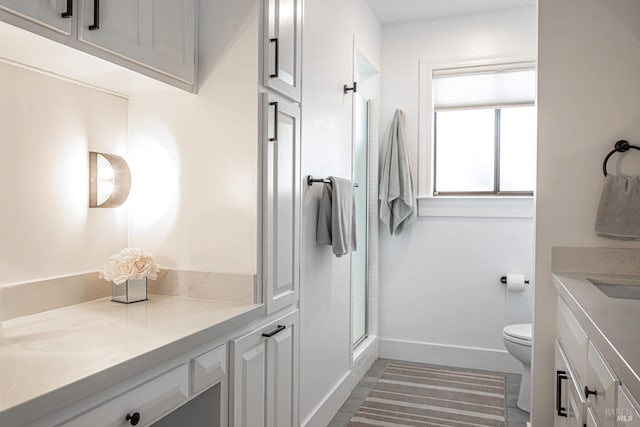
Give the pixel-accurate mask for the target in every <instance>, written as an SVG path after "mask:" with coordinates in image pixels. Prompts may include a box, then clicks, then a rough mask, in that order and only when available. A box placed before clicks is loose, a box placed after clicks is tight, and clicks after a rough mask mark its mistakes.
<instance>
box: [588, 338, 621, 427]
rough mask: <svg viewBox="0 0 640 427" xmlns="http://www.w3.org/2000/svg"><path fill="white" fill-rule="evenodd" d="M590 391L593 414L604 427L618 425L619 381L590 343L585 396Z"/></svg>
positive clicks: (589, 398)
mask: <svg viewBox="0 0 640 427" xmlns="http://www.w3.org/2000/svg"><path fill="white" fill-rule="evenodd" d="M587 388H588V389H589V396H588V400H589V403H590V406H591V409H592V410H593V413H594V414H595V416H596V417H597V418H598V421H599V424H600V425H601V426H602V427H614V426H615V425H616V414H615V408H617V396H616V395H617V391H618V379H617V378H616V377H615V375H614V374H613V371H611V370H610V369H609V367H608V366H607V363H606V362H605V361H604V359H603V358H602V356H601V355H600V352H599V351H598V350H597V349H596V347H595V346H594V345H593V343H592V342H589V357H588V366H587V382H586V387H585V395H586V393H587Z"/></svg>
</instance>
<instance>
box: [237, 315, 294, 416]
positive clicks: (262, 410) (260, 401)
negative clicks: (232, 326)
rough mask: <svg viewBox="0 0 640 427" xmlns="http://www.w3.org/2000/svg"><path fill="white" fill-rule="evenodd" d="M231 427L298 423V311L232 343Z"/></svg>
mask: <svg viewBox="0 0 640 427" xmlns="http://www.w3.org/2000/svg"><path fill="white" fill-rule="evenodd" d="M230 359H231V369H230V372H231V380H230V393H229V395H230V410H229V425H230V426H233V427H292V426H297V425H299V423H298V385H297V384H298V311H297V310H296V311H293V312H291V313H290V314H287V315H286V316H284V317H282V318H280V319H278V320H276V321H273V322H270V323H268V324H266V325H264V326H261V327H260V328H258V329H256V330H254V331H253V332H251V333H249V334H247V335H244V336H242V337H240V338H238V339H236V340H233V341H232V342H231V356H230Z"/></svg>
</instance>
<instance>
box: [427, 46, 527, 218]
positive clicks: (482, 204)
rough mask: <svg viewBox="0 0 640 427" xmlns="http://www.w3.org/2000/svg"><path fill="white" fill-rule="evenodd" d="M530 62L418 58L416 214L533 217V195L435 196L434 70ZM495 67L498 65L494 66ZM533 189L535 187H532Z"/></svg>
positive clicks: (520, 59)
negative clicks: (451, 61)
mask: <svg viewBox="0 0 640 427" xmlns="http://www.w3.org/2000/svg"><path fill="white" fill-rule="evenodd" d="M513 63H531V64H534V65H535V66H536V68H537V63H536V60H535V59H534V58H532V57H530V56H524V57H508V58H490V59H485V60H479V61H466V62H456V63H433V62H428V61H420V65H419V67H420V71H419V88H418V93H419V100H418V175H417V184H418V185H417V187H418V215H419V216H435V217H442V216H447V217H491V218H533V217H534V213H535V207H534V196H531V195H527V196H504V195H502V196H464V195H455V196H434V182H433V181H434V179H433V167H434V162H435V153H434V148H435V147H434V135H433V117H434V116H433V111H434V108H433V91H432V88H433V71H434V70H442V69H451V68H462V67H479V66H491V65H496V66H499V64H513ZM496 68H497V67H496ZM534 192H535V189H534Z"/></svg>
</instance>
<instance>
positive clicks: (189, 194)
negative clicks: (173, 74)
mask: <svg viewBox="0 0 640 427" xmlns="http://www.w3.org/2000/svg"><path fill="white" fill-rule="evenodd" d="M259 14H260V2H259V1H257V0H239V1H233V2H228V1H223V0H215V1H206V0H202V1H200V2H199V11H198V17H199V31H200V34H199V62H200V64H199V67H198V79H199V93H198V95H197V96H196V95H191V94H188V93H184V92H179V91H169V92H166V93H160V94H153V95H145V96H137V97H133V98H131V100H130V102H129V122H130V130H129V138H130V149H129V159H130V163H131V169H132V175H133V177H132V178H133V187H132V191H131V196H130V199H129V202H128V203H129V204H130V209H131V218H130V225H129V233H130V236H129V238H130V241H129V242H130V245H131V246H134V247H141V248H145V249H148V250H150V251H151V252H152V253H153V254H154V255H155V256H157V258H158V260H159V262H160V264H161V265H162V266H163V267H172V268H180V269H190V270H200V271H217V272H231V273H247V274H255V272H256V251H257V249H256V247H257V188H258V181H257V179H258V169H257V165H258V159H257V146H258V77H259V76H258V74H259V73H258V65H259V50H258V48H259V42H258V36H259Z"/></svg>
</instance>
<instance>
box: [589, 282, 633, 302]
mask: <svg viewBox="0 0 640 427" xmlns="http://www.w3.org/2000/svg"><path fill="white" fill-rule="evenodd" d="M587 280H588V281H590V282H591V283H592V284H593V286H595V287H596V288H598V289H600V291H602V293H604V294H605V295H606V296H608V297H610V298H619V299H638V300H640V281H632V280H624V279H621V280H602V279H592V278H590V277H589V278H587Z"/></svg>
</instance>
